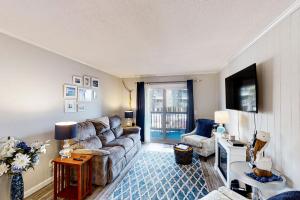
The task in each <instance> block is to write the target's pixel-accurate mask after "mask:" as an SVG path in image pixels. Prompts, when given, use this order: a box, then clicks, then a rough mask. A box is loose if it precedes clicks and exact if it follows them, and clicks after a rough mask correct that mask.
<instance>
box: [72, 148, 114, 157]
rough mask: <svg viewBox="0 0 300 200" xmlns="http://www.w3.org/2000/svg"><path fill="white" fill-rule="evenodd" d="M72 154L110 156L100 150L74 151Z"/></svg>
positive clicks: (107, 152)
mask: <svg viewBox="0 0 300 200" xmlns="http://www.w3.org/2000/svg"><path fill="white" fill-rule="evenodd" d="M73 153H78V154H91V155H95V156H108V155H109V154H110V152H109V151H106V150H102V149H76V150H74V151H73Z"/></svg>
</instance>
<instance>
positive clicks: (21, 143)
mask: <svg viewBox="0 0 300 200" xmlns="http://www.w3.org/2000/svg"><path fill="white" fill-rule="evenodd" d="M16 147H17V148H20V149H23V150H24V151H25V153H29V152H30V150H31V147H29V146H27V144H26V143H25V142H20V143H19V144H17V146H16Z"/></svg>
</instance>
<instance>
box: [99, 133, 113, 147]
mask: <svg viewBox="0 0 300 200" xmlns="http://www.w3.org/2000/svg"><path fill="white" fill-rule="evenodd" d="M97 136H98V137H99V138H100V140H101V142H102V144H103V145H104V146H106V145H107V144H108V143H109V142H111V141H113V140H114V139H116V137H115V135H114V133H113V132H112V131H111V130H110V129H109V130H107V131H105V132H103V133H100V134H98V133H97Z"/></svg>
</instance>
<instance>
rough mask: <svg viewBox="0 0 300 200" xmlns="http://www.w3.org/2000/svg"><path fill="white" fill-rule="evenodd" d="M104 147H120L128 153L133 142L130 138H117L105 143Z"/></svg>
mask: <svg viewBox="0 0 300 200" xmlns="http://www.w3.org/2000/svg"><path fill="white" fill-rule="evenodd" d="M106 146H108V147H109V146H121V147H123V148H124V149H125V151H126V152H128V151H129V150H130V149H131V148H132V147H133V141H132V139H130V138H117V139H115V140H113V141H111V142H109V143H107V144H106Z"/></svg>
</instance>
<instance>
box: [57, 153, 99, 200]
mask: <svg viewBox="0 0 300 200" xmlns="http://www.w3.org/2000/svg"><path fill="white" fill-rule="evenodd" d="M74 158H80V159H82V161H76V160H74ZM92 158H93V155H82V154H80V155H79V154H72V157H71V158H65V159H61V157H57V158H56V159H54V160H53V164H54V199H55V200H56V199H57V197H61V198H66V199H78V200H79V199H83V198H85V197H86V196H87V195H90V194H91V193H92ZM71 170H74V171H76V176H77V185H73V184H72V183H71V180H70V175H71Z"/></svg>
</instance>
